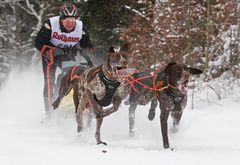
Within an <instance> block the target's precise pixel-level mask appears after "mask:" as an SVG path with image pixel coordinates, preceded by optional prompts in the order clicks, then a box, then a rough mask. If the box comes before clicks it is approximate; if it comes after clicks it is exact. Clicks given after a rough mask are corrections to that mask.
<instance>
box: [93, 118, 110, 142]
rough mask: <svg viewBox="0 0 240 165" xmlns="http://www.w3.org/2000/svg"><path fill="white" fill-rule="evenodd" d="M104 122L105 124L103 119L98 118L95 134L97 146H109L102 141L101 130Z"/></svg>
mask: <svg viewBox="0 0 240 165" xmlns="http://www.w3.org/2000/svg"><path fill="white" fill-rule="evenodd" d="M102 122H103V118H96V133H95V138H96V141H97V144H104V145H107V143H106V142H103V141H102V140H101V133H100V129H101V125H102Z"/></svg>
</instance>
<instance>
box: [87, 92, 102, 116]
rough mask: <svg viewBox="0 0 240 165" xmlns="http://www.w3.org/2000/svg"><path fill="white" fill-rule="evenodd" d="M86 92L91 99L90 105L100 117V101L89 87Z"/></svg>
mask: <svg viewBox="0 0 240 165" xmlns="http://www.w3.org/2000/svg"><path fill="white" fill-rule="evenodd" d="M85 94H86V97H87V99H88V101H89V104H90V106H91V107H92V110H93V112H94V114H95V115H96V117H98V116H99V114H100V113H101V107H100V106H98V103H97V102H96V101H95V100H94V96H93V94H92V92H91V91H90V90H89V89H85Z"/></svg>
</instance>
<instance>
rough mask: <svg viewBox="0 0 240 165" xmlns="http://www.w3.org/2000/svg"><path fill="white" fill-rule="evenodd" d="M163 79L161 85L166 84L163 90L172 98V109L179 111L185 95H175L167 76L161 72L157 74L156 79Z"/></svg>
mask: <svg viewBox="0 0 240 165" xmlns="http://www.w3.org/2000/svg"><path fill="white" fill-rule="evenodd" d="M159 79H160V80H163V82H164V84H163V86H166V87H167V88H165V90H163V92H164V93H165V94H166V95H167V96H170V97H172V99H173V103H174V108H173V111H181V109H182V108H181V103H182V101H183V99H184V97H185V95H179V96H178V95H176V94H175V92H174V90H176V89H175V88H173V87H172V86H171V85H170V84H169V81H168V76H167V75H165V74H164V73H163V72H162V73H160V74H159V76H158V77H157V78H156V80H158V81H159Z"/></svg>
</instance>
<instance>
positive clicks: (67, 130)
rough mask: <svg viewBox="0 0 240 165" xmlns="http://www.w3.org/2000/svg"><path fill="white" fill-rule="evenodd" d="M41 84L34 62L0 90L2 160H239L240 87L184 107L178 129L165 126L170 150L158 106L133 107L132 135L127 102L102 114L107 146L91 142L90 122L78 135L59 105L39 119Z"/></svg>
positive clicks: (172, 164)
mask: <svg viewBox="0 0 240 165" xmlns="http://www.w3.org/2000/svg"><path fill="white" fill-rule="evenodd" d="M42 85H43V77H42V72H41V67H40V64H39V65H38V66H37V67H36V68H34V67H31V68H29V69H28V71H24V72H23V71H21V72H20V71H14V72H12V73H11V75H10V76H9V80H8V83H6V86H5V87H4V88H3V89H2V91H0V107H1V108H0V164H1V165H33V164H34V165H53V164H57V165H66V164H69V165H79V164H82V163H88V164H96V163H98V164H104V165H108V164H111V165H113V164H138V165H146V164H151V165H152V164H164V165H166V164H168V165H176V164H184V165H188V164H189V165H192V164H194V165H203V164H204V165H208V164H209V165H210V164H211V165H212V164H218V165H226V164H231V165H235V164H238V163H237V162H239V161H240V158H239V154H240V142H239V139H240V131H239V126H240V120H239V116H240V110H239V106H240V102H239V100H240V95H239V90H238V92H236V93H235V94H232V95H229V96H228V97H226V98H224V99H222V100H220V101H216V103H217V104H209V105H207V106H206V105H205V104H204V106H201V101H196V102H197V105H196V106H195V107H197V108H195V109H194V110H191V109H190V108H189V107H190V106H188V107H187V108H186V109H185V112H184V115H183V119H182V122H181V125H180V128H179V130H178V132H177V133H173V132H171V126H170V128H169V130H170V131H169V138H170V144H171V146H172V147H174V148H175V150H174V151H171V150H165V149H163V147H162V139H161V134H160V125H159V117H158V116H159V110H158V111H157V117H156V118H155V119H154V121H148V120H147V110H148V106H147V107H144V106H139V108H138V110H137V111H136V125H135V128H136V129H135V131H136V136H135V137H134V138H129V137H128V110H127V106H124V105H122V107H121V108H120V110H119V111H118V112H116V113H114V114H112V115H111V116H109V117H107V118H106V119H104V122H103V125H102V139H103V140H105V141H106V142H107V143H108V145H107V146H103V145H96V143H95V138H94V131H95V127H94V126H95V125H94V124H95V121H94V122H93V126H92V128H91V129H88V130H84V131H83V132H82V134H80V135H79V134H77V133H76V122H75V119H74V117H73V116H72V115H71V114H72V113H71V112H64V110H62V109H60V110H58V111H56V112H55V113H54V116H53V119H52V120H51V121H49V122H42V121H43V118H44V109H43V99H42ZM203 97H204V96H203ZM189 103H190V101H189ZM65 111H66V110H65ZM68 111H70V110H68ZM169 124H171V120H169ZM104 150H105V151H106V152H103V151H104Z"/></svg>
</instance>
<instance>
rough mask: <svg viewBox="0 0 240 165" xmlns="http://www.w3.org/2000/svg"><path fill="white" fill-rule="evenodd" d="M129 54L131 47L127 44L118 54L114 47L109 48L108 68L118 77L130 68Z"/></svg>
mask: <svg viewBox="0 0 240 165" xmlns="http://www.w3.org/2000/svg"><path fill="white" fill-rule="evenodd" d="M128 54H129V47H128V45H127V44H125V45H124V46H123V47H121V49H120V50H119V51H118V52H116V51H115V50H114V48H113V47H110V48H109V51H108V55H107V67H108V68H109V70H111V71H112V72H113V73H114V74H115V75H116V76H117V77H119V73H120V71H121V70H124V69H126V68H127V66H128Z"/></svg>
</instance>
